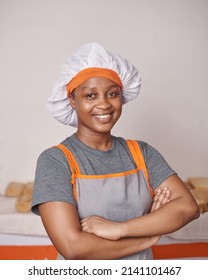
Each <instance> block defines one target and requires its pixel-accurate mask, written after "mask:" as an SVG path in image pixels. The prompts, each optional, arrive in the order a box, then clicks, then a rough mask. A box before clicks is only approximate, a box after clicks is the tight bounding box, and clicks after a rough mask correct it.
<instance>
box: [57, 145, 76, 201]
mask: <svg viewBox="0 0 208 280" xmlns="http://www.w3.org/2000/svg"><path fill="white" fill-rule="evenodd" d="M55 148H59V149H60V150H61V151H62V152H63V153H64V155H65V157H66V158H67V160H68V163H69V166H70V168H71V172H72V178H71V184H72V186H73V192H74V198H75V201H77V194H76V175H79V174H80V169H79V166H78V164H77V162H76V160H75V158H74V156H73V154H72V153H71V152H70V151H69V150H68V149H67V148H66V147H65V146H64V145H62V144H58V145H57V146H55Z"/></svg>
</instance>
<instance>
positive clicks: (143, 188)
mask: <svg viewBox="0 0 208 280" xmlns="http://www.w3.org/2000/svg"><path fill="white" fill-rule="evenodd" d="M126 142H127V145H128V147H129V149H130V152H131V154H132V157H133V159H134V161H135V163H136V166H137V167H136V168H135V169H133V170H130V171H125V172H121V173H116V174H104V175H84V174H81V172H80V169H79V166H78V164H77V162H76V160H75V158H74V156H73V155H72V153H71V152H70V151H69V150H68V149H67V148H66V147H65V146H63V145H62V144H59V145H58V146H57V147H58V148H60V149H61V150H62V151H63V153H64V154H65V156H66V158H67V159H68V162H69V165H70V168H71V171H72V180H71V183H72V185H73V190H74V196H75V200H76V202H77V206H78V214H79V218H80V220H81V219H83V218H86V217H89V216H92V215H97V216H101V217H104V218H106V219H109V220H112V221H117V222H123V221H126V220H129V219H132V218H135V217H138V216H143V215H145V214H147V213H148V212H149V211H150V208H151V204H152V196H153V192H152V189H151V187H150V184H149V177H148V172H147V169H146V165H145V162H144V158H143V155H142V152H141V150H140V147H139V145H138V142H137V141H131V140H127V141H126ZM58 259H63V257H62V256H61V255H60V254H59V256H58ZM122 259H125V260H137V259H141V260H146V259H152V252H151V249H150V248H148V249H146V250H144V251H141V252H138V253H136V254H133V255H130V256H127V257H124V258H122Z"/></svg>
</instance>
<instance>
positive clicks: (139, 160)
mask: <svg viewBox="0 0 208 280" xmlns="http://www.w3.org/2000/svg"><path fill="white" fill-rule="evenodd" d="M126 143H127V145H128V147H129V150H130V152H131V154H132V157H133V159H134V161H135V163H136V166H137V168H139V169H142V170H143V171H144V175H145V177H146V180H147V183H148V187H149V190H150V193H151V195H152V197H153V196H154V192H153V189H152V187H151V185H150V179H149V174H148V171H147V167H146V164H145V161H144V157H143V154H142V151H141V149H140V147H139V143H138V141H137V140H126Z"/></svg>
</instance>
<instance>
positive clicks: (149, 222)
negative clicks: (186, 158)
mask: <svg viewBox="0 0 208 280" xmlns="http://www.w3.org/2000/svg"><path fill="white" fill-rule="evenodd" d="M140 86H141V79H140V74H139V71H138V70H137V69H136V68H135V66H134V65H132V64H131V63H130V62H129V61H127V60H126V59H125V58H122V57H120V56H118V55H116V54H112V53H111V52H109V51H106V50H105V49H104V48H103V47H102V46H101V45H99V44H97V43H89V44H86V45H84V46H82V47H80V48H79V49H78V50H76V51H75V53H73V54H72V55H71V56H70V57H69V58H68V59H67V60H66V61H65V63H64V65H63V68H62V71H61V73H60V75H59V79H58V80H57V82H56V84H55V86H54V88H53V92H52V95H51V97H50V98H49V99H48V101H47V107H48V110H49V111H50V113H51V114H52V115H53V117H55V118H56V119H57V120H58V121H60V122H61V123H64V124H66V125H71V126H74V127H77V131H76V133H75V134H73V135H71V136H69V137H67V138H66V139H65V140H64V141H63V142H62V143H60V144H59V145H57V146H55V147H52V148H49V149H47V150H45V151H43V153H42V154H41V155H40V157H39V159H38V162H37V168H36V175H35V182H34V192H33V202H32V211H33V212H34V213H36V214H39V215H40V216H41V218H42V221H43V224H44V226H45V229H46V231H47V233H48V235H49V237H50V239H51V241H52V243H53V244H54V246H55V247H56V249H57V251H58V252H59V256H58V258H59V259H152V252H151V246H152V245H154V244H156V243H157V242H158V240H159V239H160V235H162V234H166V233H170V232H173V231H176V230H177V229H179V228H182V227H183V226H184V225H186V224H187V223H189V222H190V221H192V220H193V219H195V218H197V217H198V216H199V209H198V207H197V204H196V202H195V200H194V198H193V196H192V195H191V193H190V192H189V190H188V189H187V187H186V185H185V184H184V183H183V182H182V181H181V179H180V178H179V177H178V176H177V174H176V172H175V171H174V170H172V168H171V167H170V166H169V165H168V164H167V162H166V161H165V159H164V158H163V157H162V155H161V154H160V153H159V152H158V151H157V150H156V149H154V148H153V147H152V146H150V145H149V144H147V143H145V142H143V141H141V140H125V139H123V138H121V137H116V136H113V135H111V130H112V128H113V126H114V125H115V124H116V122H117V121H118V120H119V118H120V116H121V113H122V106H123V104H125V103H126V102H128V101H131V100H133V99H135V98H136V97H137V95H138V94H139V90H140Z"/></svg>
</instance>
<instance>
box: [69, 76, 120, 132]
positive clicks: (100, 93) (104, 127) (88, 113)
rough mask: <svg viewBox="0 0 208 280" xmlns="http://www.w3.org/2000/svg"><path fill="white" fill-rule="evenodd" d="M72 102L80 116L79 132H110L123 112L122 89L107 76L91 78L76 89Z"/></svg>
mask: <svg viewBox="0 0 208 280" xmlns="http://www.w3.org/2000/svg"><path fill="white" fill-rule="evenodd" d="M70 104H71V106H72V107H73V108H74V109H75V110H76V113H77V116H78V131H79V132H85V133H88V134H92V133H109V132H110V131H111V129H112V127H113V126H114V124H115V123H116V122H117V120H118V119H119V117H120V115H121V112H122V95H121V89H120V87H119V86H118V85H117V84H116V83H115V82H113V81H111V80H109V79H107V78H102V77H94V78H90V79H88V80H86V81H85V82H83V83H82V84H81V85H80V86H78V87H77V88H76V89H75V92H74V94H72V95H71V96H70Z"/></svg>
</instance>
